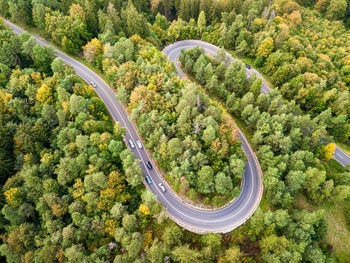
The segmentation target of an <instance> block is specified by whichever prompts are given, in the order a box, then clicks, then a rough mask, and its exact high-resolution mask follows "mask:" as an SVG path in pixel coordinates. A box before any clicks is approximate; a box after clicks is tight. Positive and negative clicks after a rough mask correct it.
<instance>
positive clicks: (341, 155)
mask: <svg viewBox="0 0 350 263" xmlns="http://www.w3.org/2000/svg"><path fill="white" fill-rule="evenodd" d="M197 46H199V47H201V48H203V49H204V51H205V53H206V54H207V55H209V56H211V57H213V56H215V55H216V53H217V51H218V50H220V48H219V47H217V46H214V45H212V44H210V43H207V42H203V41H200V40H183V41H177V42H175V43H174V44H171V45H169V46H167V47H166V48H165V49H164V50H163V52H164V53H166V54H167V55H168V57H169V60H170V61H173V62H174V64H175V66H176V70H177V72H178V75H179V76H180V77H181V78H183V77H185V73H184V72H183V71H182V70H181V68H180V66H179V65H178V63H177V58H178V56H179V55H180V52H181V50H182V49H185V50H187V49H190V48H194V47H197ZM226 55H227V57H228V58H229V61H230V63H232V62H233V61H235V59H234V58H232V56H231V55H230V54H229V53H227V52H226ZM246 73H247V77H248V78H249V77H251V76H252V75H253V74H254V73H255V74H256V76H257V77H259V78H261V79H262V85H261V92H262V93H264V94H266V93H268V92H269V91H270V90H271V88H270V87H269V84H268V83H267V81H266V80H265V79H264V78H263V76H261V74H260V73H259V72H257V71H256V70H255V69H254V68H250V69H246ZM333 157H334V159H335V160H337V161H338V162H339V163H340V164H341V165H343V166H345V165H348V164H350V156H349V155H347V154H346V153H345V152H344V151H342V150H341V149H340V148H339V147H338V146H337V147H336V149H335V152H334V156H333Z"/></svg>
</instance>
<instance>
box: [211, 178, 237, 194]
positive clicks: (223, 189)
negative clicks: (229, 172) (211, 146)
mask: <svg viewBox="0 0 350 263" xmlns="http://www.w3.org/2000/svg"><path fill="white" fill-rule="evenodd" d="M215 189H216V191H217V192H218V193H219V194H229V193H230V192H231V191H232V189H233V184H232V179H231V177H229V176H225V174H224V173H218V174H217V175H216V177H215Z"/></svg>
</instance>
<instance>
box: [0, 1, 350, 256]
mask: <svg viewBox="0 0 350 263" xmlns="http://www.w3.org/2000/svg"><path fill="white" fill-rule="evenodd" d="M349 6H350V2H349V1H347V0H317V1H302V0H297V1H289V0H276V1H270V0H269V1H265V0H256V1H253V0H251V1H243V0H235V1H233V0H222V1H214V0H175V1H165V0H151V1H147V0H133V1H131V0H129V1H123V0H109V1H106V0H104V1H103V0H85V1H73V0H65V1H54V0H50V1H42V0H33V1H32V0H9V1H7V0H0V14H1V15H2V16H3V17H4V18H9V19H10V20H11V21H13V22H15V23H18V24H19V25H22V26H26V27H27V28H29V29H32V30H35V31H34V32H35V33H37V34H40V35H41V36H43V37H45V38H46V39H48V40H50V41H51V42H52V43H54V44H55V45H56V46H58V47H60V48H61V49H62V50H64V51H65V52H67V53H69V54H72V55H74V56H78V57H80V58H81V59H84V61H85V63H87V64H88V65H90V66H91V67H92V68H94V69H95V70H96V71H98V72H99V73H100V74H102V75H103V77H104V79H105V80H106V81H107V82H108V83H109V85H110V86H111V87H112V88H114V89H115V92H116V97H117V98H118V100H119V101H121V102H122V103H123V104H124V106H125V108H126V109H127V111H128V113H129V114H130V119H131V120H132V121H134V122H135V123H136V125H137V129H138V133H139V134H140V136H141V137H142V138H143V141H144V142H145V147H146V148H147V149H148V150H149V151H150V152H151V153H152V158H153V159H154V160H155V161H156V162H157V165H158V167H159V168H160V169H161V171H162V173H163V174H164V176H165V178H166V179H167V181H168V182H169V183H170V184H171V186H172V187H173V188H174V190H175V191H176V192H177V193H179V194H180V195H184V196H186V197H187V198H188V199H191V200H194V201H200V202H203V203H204V204H206V205H214V206H221V205H223V204H225V203H226V202H227V201H228V200H230V199H231V198H233V197H237V196H238V195H239V192H240V190H241V189H240V184H241V177H242V173H243V169H244V164H245V161H246V159H245V155H244V153H243V151H242V149H241V147H240V146H241V144H240V141H239V140H238V138H237V124H236V123H235V122H237V123H239V124H240V126H242V125H243V127H244V130H245V131H246V132H247V134H246V136H247V137H248V139H249V141H250V143H251V145H252V147H253V148H254V150H255V152H256V154H257V157H258V159H259V162H260V164H261V168H262V170H263V184H264V190H265V191H264V196H263V200H262V202H261V204H260V207H259V208H258V209H257V211H256V212H255V213H254V215H253V216H252V217H251V218H250V219H249V220H248V221H247V222H246V223H245V224H244V225H242V226H240V227H239V228H237V229H235V230H233V231H232V232H230V233H228V234H225V235H221V234H206V235H198V234H194V233H191V232H189V231H186V230H184V229H182V228H181V227H179V226H178V225H176V224H175V223H174V222H173V221H171V220H170V219H169V218H168V216H167V214H166V212H165V210H164V209H163V207H162V205H161V203H158V202H157V201H156V197H155V196H154V195H153V194H152V192H150V191H149V190H146V188H145V186H144V185H143V184H142V170H141V168H140V166H139V161H138V160H137V159H136V158H135V157H134V155H133V154H132V152H131V151H129V150H127V147H126V146H125V144H124V141H123V139H122V135H123V134H124V133H125V131H124V129H123V128H122V127H120V126H119V124H118V123H115V124H113V122H112V121H111V118H110V116H109V114H108V111H107V110H106V108H105V106H104V104H103V102H102V101H101V100H100V99H99V98H98V96H97V95H96V94H95V92H94V90H93V88H92V87H91V86H89V85H87V84H86V83H84V82H83V81H82V80H81V79H80V78H79V77H78V76H77V75H76V74H75V73H74V71H73V69H72V68H71V67H69V66H67V65H64V64H63V61H62V60H60V59H59V58H55V55H54V51H53V49H52V48H49V47H41V46H39V45H37V44H36V43H35V39H34V38H33V37H31V36H30V35H29V34H22V35H20V36H16V35H14V34H13V33H12V32H11V30H10V29H8V28H7V27H6V26H5V25H4V24H3V23H2V22H0V98H1V99H0V122H1V125H0V134H1V135H0V144H1V147H0V175H1V176H0V180H1V185H2V188H1V195H0V196H1V198H0V205H1V214H0V236H1V240H0V243H1V245H0V253H1V255H2V259H0V260H3V261H6V262H159V263H160V262H180V263H187V262H191V263H194V262H221V263H223V262H348V259H349V258H350V253H349V249H348V248H349V246H350V244H349V242H348V241H347V240H348V239H349V236H350V212H349V211H350V167H343V166H341V165H340V164H339V163H337V162H336V161H334V160H333V159H332V153H333V152H334V147H335V144H334V142H336V143H337V144H339V143H340V145H342V146H343V147H344V148H345V149H349V148H350V92H349V85H350V49H349V46H350V42H349V41H350V31H349V27H350V7H349ZM185 39H201V40H203V41H207V42H209V43H212V44H214V45H217V46H220V47H222V48H224V49H226V50H227V51H228V52H230V53H231V54H232V55H233V56H234V57H235V58H241V59H242V60H243V61H244V62H246V63H249V64H250V65H252V66H254V68H256V69H257V70H259V72H260V73H262V74H263V75H264V77H265V78H266V79H267V80H268V81H269V83H270V84H271V86H272V87H274V89H273V90H272V91H271V92H269V93H267V94H261V93H260V88H261V79H259V78H257V77H255V76H253V77H251V78H249V79H246V74H245V70H246V69H245V66H244V64H241V63H239V62H234V63H232V64H231V65H230V66H228V65H227V60H226V58H225V56H224V55H223V54H224V52H222V53H221V52H219V53H218V54H217V56H215V57H209V56H207V55H206V54H205V53H204V52H203V50H201V49H199V48H195V49H190V50H188V51H184V50H183V51H182V52H181V55H180V57H179V62H180V64H181V68H182V69H183V71H184V72H186V74H187V76H188V78H187V79H179V78H178V77H177V75H176V73H175V70H174V65H172V64H170V63H169V62H168V58H167V57H166V56H165V55H164V54H163V53H162V52H161V50H162V49H163V48H164V47H165V46H167V45H168V44H169V43H173V42H175V41H178V40H185Z"/></svg>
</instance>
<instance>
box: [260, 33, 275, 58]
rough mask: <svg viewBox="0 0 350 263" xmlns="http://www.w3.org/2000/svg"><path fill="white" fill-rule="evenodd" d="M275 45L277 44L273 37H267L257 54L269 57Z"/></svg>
mask: <svg viewBox="0 0 350 263" xmlns="http://www.w3.org/2000/svg"><path fill="white" fill-rule="evenodd" d="M274 47H275V45H274V41H273V39H272V37H267V38H265V39H264V40H263V41H262V42H261V43H260V45H259V47H258V52H257V54H256V55H257V56H263V57H265V58H267V57H268V56H269V55H270V54H271V52H272V51H273V49H274Z"/></svg>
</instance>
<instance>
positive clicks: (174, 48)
mask: <svg viewBox="0 0 350 263" xmlns="http://www.w3.org/2000/svg"><path fill="white" fill-rule="evenodd" d="M4 21H5V24H7V25H9V27H10V28H11V29H12V30H13V32H14V33H16V34H21V33H24V32H26V31H25V30H24V29H22V28H20V27H18V26H16V25H14V24H13V23H11V22H9V21H7V20H5V19H4ZM33 37H34V38H35V39H36V41H37V42H38V43H39V44H40V45H42V46H52V44H50V43H49V42H47V41H46V40H44V39H42V38H40V37H38V36H35V35H33ZM198 44H200V45H201V46H203V47H204V48H205V49H206V51H207V52H209V53H213V52H214V51H215V53H216V50H218V48H217V47H215V46H212V45H210V44H208V43H205V42H198V41H190V42H179V43H176V44H173V45H170V46H168V47H167V48H166V49H165V50H164V52H165V53H166V54H167V55H168V56H169V58H170V60H171V61H176V59H177V56H178V54H179V53H180V51H181V49H182V48H191V47H194V46H196V45H198ZM54 48H55V47H54ZM215 48H216V50H215ZM55 51H56V55H57V56H58V57H60V58H61V59H62V60H63V61H64V62H65V63H67V64H69V65H71V66H72V67H73V68H74V70H75V72H76V74H77V75H79V76H80V77H81V78H82V79H83V80H84V81H86V82H87V83H89V82H91V81H93V82H95V83H96V84H97V88H96V89H95V91H96V93H97V95H98V96H99V97H100V98H101V99H102V101H103V102H104V104H105V105H106V107H107V109H108V111H109V112H110V114H111V116H112V118H113V120H114V121H115V122H119V123H120V125H121V126H122V127H125V129H126V135H125V138H124V139H125V141H126V142H127V141H128V140H130V139H131V140H133V141H134V142H136V141H138V140H141V139H140V137H139V135H138V134H137V130H136V127H135V126H134V124H133V123H132V122H130V121H129V120H128V114H127V112H126V111H125V109H124V107H123V105H122V104H121V103H120V102H119V101H118V100H117V99H116V98H115V92H114V91H113V90H112V89H111V88H110V87H109V86H108V85H107V84H106V83H105V82H104V81H103V79H102V78H101V77H100V76H99V75H98V74H96V73H95V72H94V71H92V70H91V69H89V68H88V67H86V66H85V65H83V64H82V63H80V62H78V61H77V60H75V59H73V58H71V57H69V56H68V55H66V54H64V53H63V52H61V51H59V50H57V49H56V48H55ZM175 65H176V63H175ZM177 69H178V73H179V75H180V76H183V75H181V74H183V72H182V71H181V69H180V68H177ZM252 74H253V71H247V75H248V76H250V75H252ZM264 85H266V86H264ZM264 87H265V89H266V88H267V89H266V92H268V91H269V88H268V85H267V83H265V81H264V84H263V88H264ZM263 92H264V90H263ZM239 137H240V139H241V141H242V148H243V150H244V152H245V154H246V155H247V160H248V161H247V163H246V165H245V172H244V176H243V185H242V191H241V193H240V195H239V197H238V198H237V199H236V200H235V201H234V202H232V203H231V204H230V205H228V206H226V207H224V208H222V209H219V210H214V211H206V210H200V209H196V208H193V207H191V206H188V205H186V204H184V203H183V202H181V200H179V199H178V197H177V196H176V195H175V194H174V192H173V191H170V190H169V189H168V191H166V192H164V193H163V192H162V191H161V189H160V188H159V187H158V184H159V183H161V182H162V183H163V184H164V185H167V184H166V182H164V181H163V179H162V176H161V174H160V173H159V171H158V170H157V168H156V166H155V165H153V167H154V169H152V170H149V169H148V168H147V167H146V165H145V163H146V162H147V161H151V162H152V160H151V158H150V156H149V155H148V153H147V151H145V150H144V149H139V148H138V147H137V146H136V147H135V148H134V149H132V151H133V152H134V154H135V156H136V157H137V158H138V159H140V160H141V167H142V169H143V170H144V173H145V175H148V176H150V178H152V181H153V183H152V184H150V185H148V187H149V189H150V190H151V191H152V192H153V193H154V194H155V195H156V196H157V199H158V201H160V202H161V203H163V205H164V207H165V208H166V209H167V212H168V215H169V217H170V218H171V219H172V220H174V221H175V222H176V223H177V224H179V225H181V226H182V227H184V228H186V229H188V230H190V231H192V232H196V233H200V234H203V233H208V232H214V233H227V232H230V231H232V230H233V229H235V228H237V227H238V226H240V225H242V224H243V223H244V222H245V221H247V220H248V219H249V217H250V216H251V215H252V214H253V213H254V211H255V210H256V208H257V207H258V205H259V203H260V200H261V197H262V193H263V187H262V179H261V176H262V173H261V169H260V165H259V162H258V160H257V158H256V156H255V154H254V152H253V151H252V149H251V148H250V146H249V144H248V142H247V140H246V139H245V138H244V135H243V134H242V133H241V132H239ZM349 161H350V158H349ZM152 163H153V162H152ZM167 187H168V188H169V186H168V185H167Z"/></svg>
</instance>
